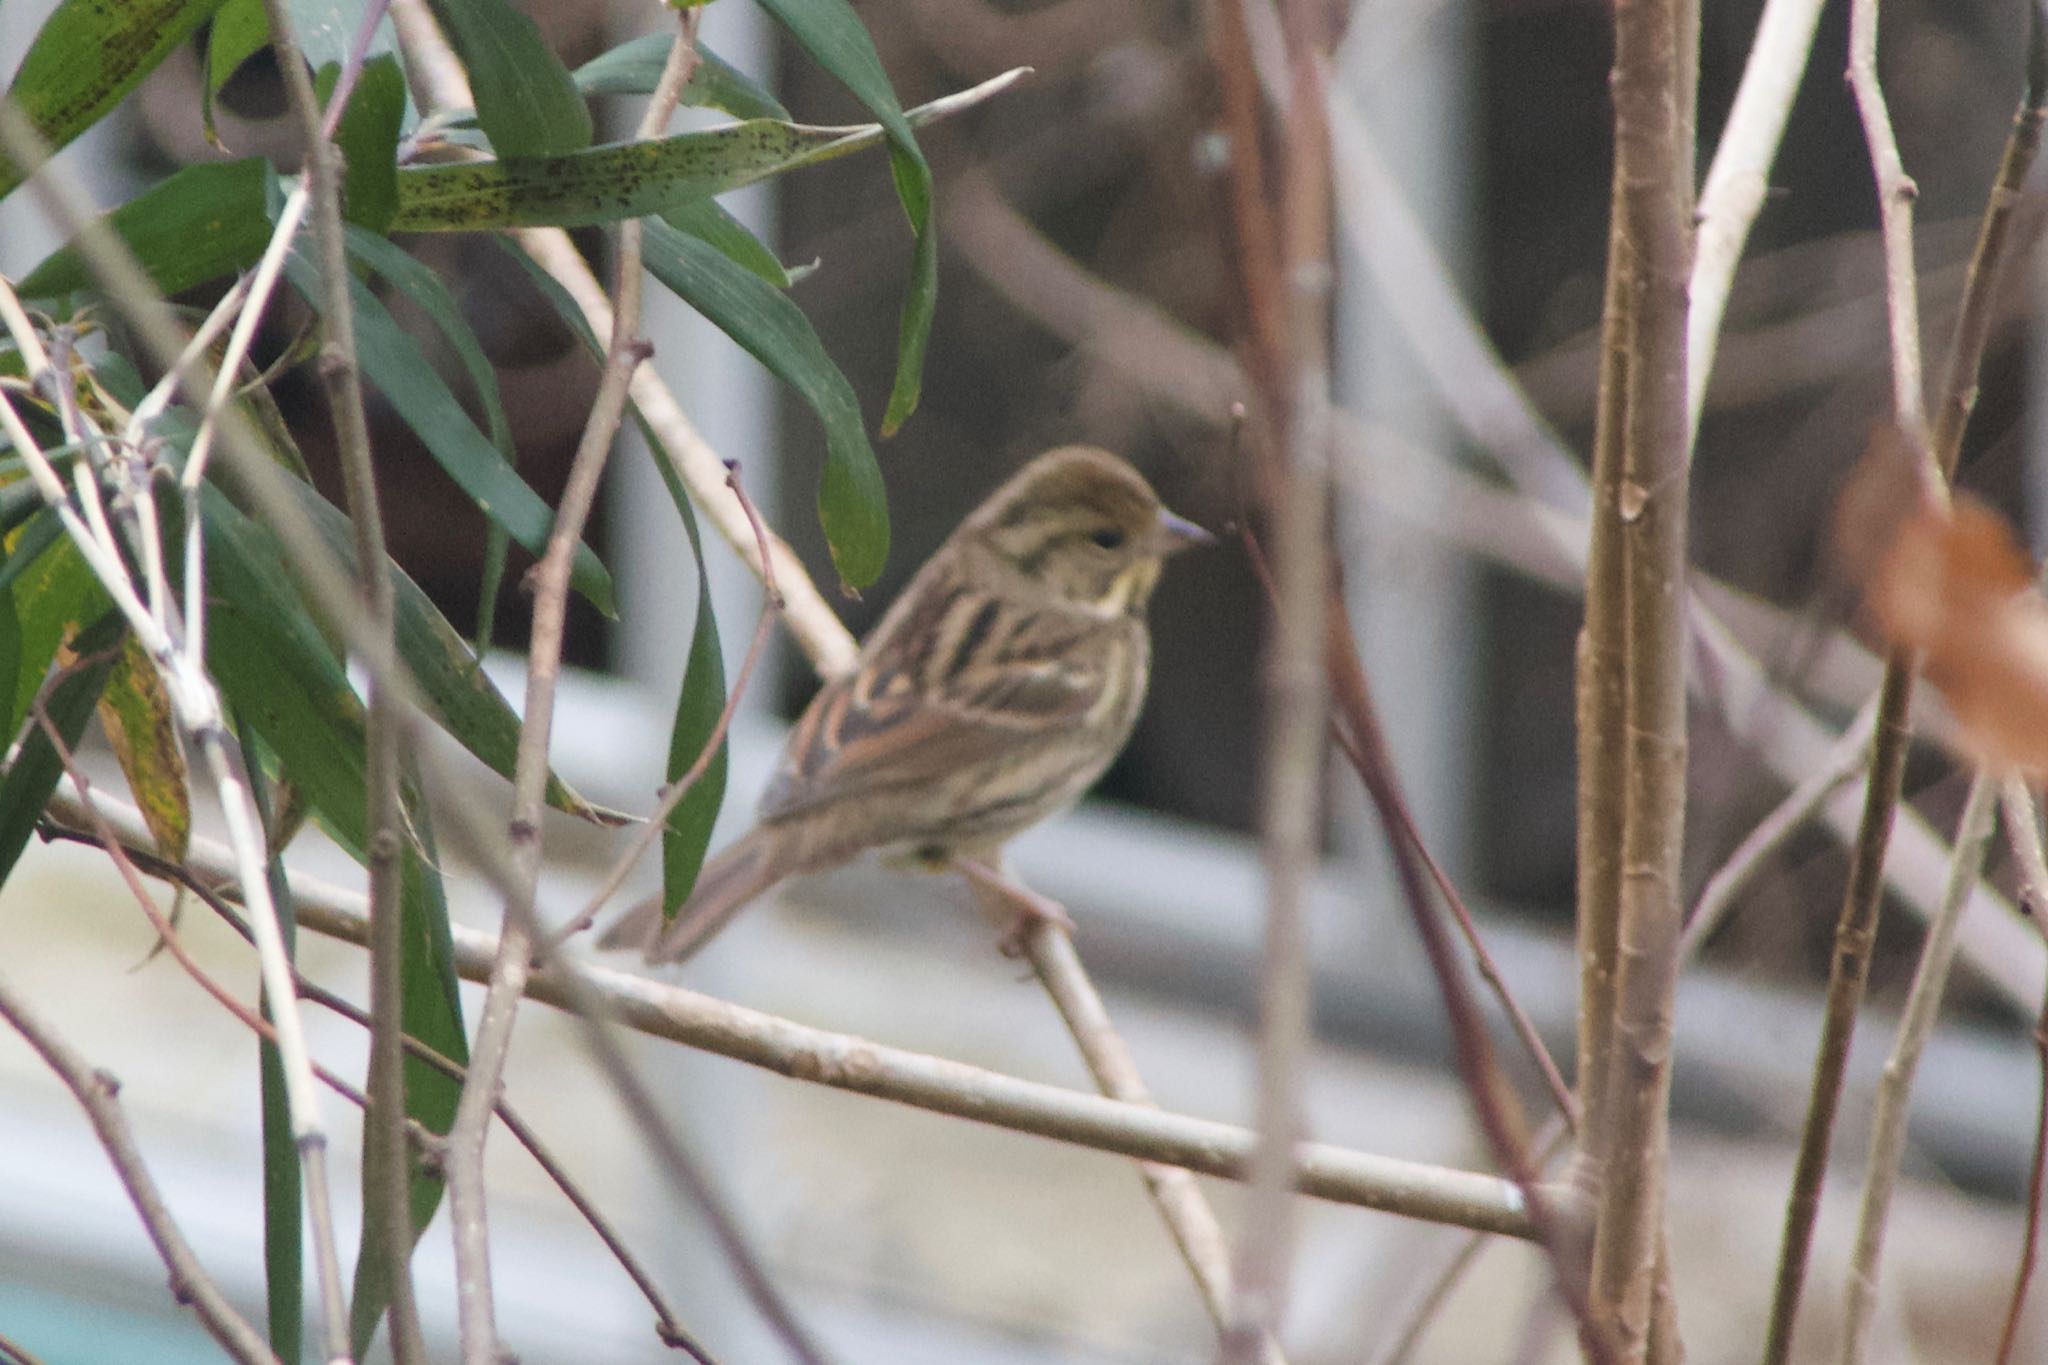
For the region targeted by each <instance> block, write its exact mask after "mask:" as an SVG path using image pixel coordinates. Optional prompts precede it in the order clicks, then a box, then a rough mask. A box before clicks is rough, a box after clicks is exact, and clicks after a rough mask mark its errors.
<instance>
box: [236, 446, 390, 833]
mask: <svg viewBox="0 0 2048 1365" xmlns="http://www.w3.org/2000/svg"><path fill="white" fill-rule="evenodd" d="M201 515H202V516H203V517H204V518H205V525H206V530H205V534H206V597H207V612H208V619H207V630H206V666H207V671H208V672H210V673H211V674H212V675H213V678H214V681H215V682H216V683H217V684H218V685H219V687H220V690H221V695H222V697H223V698H224V699H225V700H226V701H227V702H228V703H229V704H230V705H231V706H233V707H234V709H235V711H236V712H237V713H238V714H240V715H241V717H242V718H243V719H244V720H245V721H247V722H248V724H249V725H250V726H251V727H252V728H253V729H254V730H255V732H256V733H257V734H258V735H260V736H261V737H262V739H263V743H264V745H265V746H266V747H267V748H268V749H269V750H270V751H271V752H272V753H274V754H276V755H277V759H278V763H279V765H280V766H281V767H282V769H283V771H284V772H285V773H286V774H288V775H289V776H290V778H291V780H292V781H293V782H295V783H296V784H298V786H300V787H301V788H303V789H304V791H305V792H306V795H307V797H308V799H309V800H310V801H311V802H312V804H313V806H314V809H315V810H317V811H318V812H319V814H320V817H321V820H322V822H323V823H324V824H325V825H326V827H327V829H328V830H329V832H330V833H332V834H333V835H334V837H335V840H336V841H337V842H338V843H340V844H341V845H342V847H344V848H346V849H347V850H348V851H349V854H350V856H352V857H354V858H355V859H357V861H361V860H362V858H363V853H364V847H365V844H366V841H367V839H368V831H367V828H366V825H367V815H366V813H365V806H364V786H363V784H364V770H363V725H364V717H363V704H362V700H361V699H360V698H359V697H357V696H356V693H355V689H354V688H353V687H351V686H350V685H349V681H348V675H347V673H345V672H344V671H343V669H342V665H341V660H340V659H339V658H337V657H336V656H335V653H334V651H333V650H332V649H330V648H329V647H328V644H327V641H326V640H325V639H324V638H322V636H321V634H320V631H319V630H318V628H316V627H315V626H314V624H313V622H312V620H311V619H310V618H309V617H308V616H307V615H306V612H305V609H304V607H303V606H302V605H301V604H300V601H299V597H298V593H297V591H296V589H295V588H294V586H293V583H292V577H291V573H290V570H289V568H288V566H287V561H286V559H285V555H284V550H283V547H282V546H280V545H279V544H278V543H277V538H276V537H275V536H274V535H272V534H271V532H270V530H269V529H268V528H267V527H264V526H262V525H261V524H259V523H257V522H255V521H252V520H250V519H249V518H247V517H245V516H243V515H242V513H241V512H240V511H238V510H237V509H236V508H235V507H234V505H233V504H232V503H230V502H229V501H228V500H227V498H226V497H225V496H223V495H222V494H221V493H220V491H219V490H218V489H216V488H214V487H212V486H211V485H208V486H207V487H206V488H205V489H204V490H203V491H202V494H201Z"/></svg>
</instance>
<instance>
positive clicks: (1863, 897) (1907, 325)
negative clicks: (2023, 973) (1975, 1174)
mask: <svg viewBox="0 0 2048 1365" xmlns="http://www.w3.org/2000/svg"><path fill="white" fill-rule="evenodd" d="M2031 8H2032V7H2030V9H2031ZM2044 43H2048V34H2044V31H2043V29H2042V27H2041V24H2040V22H2039V16H2038V13H2036V14H2034V16H2033V17H2032V18H2031V19H2030V28H2029V58H2028V67H2027V88H2026V91H2025V93H2024V96H2023V98H2022V99H2021V101H2020V109H2019V113H2018V114H2017V115H2016V116H2015V118H2014V122H2013V128H2012V131H2011V133H2010V134H2009V135H2008V137H2007V140H2006V149H2005V154H2004V156H2003V157H2002V159H2001V160H2000V163H1999V169H1998V173H1997V176H1996V179H1995V180H1994V183H1993V185H1992V189H1991V194H1990V198H1989V202H1988V203H1987V204H1986V206H1985V211H1984V220H1983V223H1982V225H1981V227H1980V228H1979V231H1978V236H1977V245H1976V249H1975V250H1974V252H1973V253H1972V255H1971V259H1970V265H1969V270H1968V273H1967V275H1966V279H1965V285H1964V295H1963V304H1962V308H1961V309H1960V311H1959V313H1958V317H1957V322H1956V331H1955V335H1954V337H1953V338H1952V340H1951V342H1950V345H1949V356H1948V365H1947V371H1946V374H1945V375H1944V377H1943V383H1942V394H1941V397H1940V401H1939V405H1938V408H1937V412H1938V414H1939V417H1938V420H1937V422H1936V425H1935V429H1934V431H1933V433H1932V435H1931V438H1930V434H1929V432H1928V428H1927V419H1926V409H1925V406H1924V404H1925V395H1924V393H1923V391H1922V384H1923V381H1922V378H1921V363H1920V325H1919V305H1918V302H1917V289H1916V287H1915V276H1914V273H1913V242H1912V200H1913V193H1914V191H1913V184H1912V181H1911V180H1909V179H1908V178H1907V177H1906V175H1905V170H1904V167H1903V166H1902V165H1901V164H1900V162H1899V155H1898V147H1897V144H1896V142H1895V141H1894V139H1893V137H1892V132H1891V125H1890V120H1889V116H1888V115H1887V113H1886V110H1885V105H1884V96H1883V92H1882V90H1881V89H1880V88H1879V85H1878V79H1877V4H1876V0H1854V3H1853V4H1852V6H1851V8H1850V12H1849V83H1850V86H1851V89H1852V90H1853V92H1854V93H1855V96H1856V107H1857V111H1858V113H1859V114H1860V115H1861V117H1862V119H1863V125H1864V136H1865V140H1866V141H1867V142H1868V143H1869V144H1870V155H1871V163H1872V166H1873V168H1874V174H1875V177H1876V181H1877V191H1878V214H1879V218H1880V222H1881V224H1882V227H1883V232H1884V247H1885V295H1886V303H1887V313H1888V317H1889V322H1890V337H1891V348H1892V389H1893V406H1894V411H1893V421H1894V423H1895V425H1896V426H1897V428H1898V430H1899V431H1900V432H1901V433H1902V434H1903V435H1904V436H1905V438H1906V440H1907V441H1908V443H1909V445H1910V446H1911V447H1912V448H1913V449H1914V450H1915V451H1916V452H1924V455H1923V470H1924V482H1925V484H1926V486H1927V488H1928V491H1930V492H1932V493H1933V494H1935V495H1937V496H1941V497H1946V496H1947V488H1948V480H1949V479H1950V478H1951V477H1953V475H1954V473H1955V468H1956V462H1957V460H1958V459H1959V457H1960V456H1961V453H1962V442H1963V435H1964V431H1965V429H1966V427H1967V425H1968V419H1969V415H1970V412H1971V409H1972V408H1973V407H1974V405H1975V401H1976V397H1975V395H1976V387H1977V375H1978V371H1979V369H1980V367H1981V366H1982V364H1983V352H1984V346H1985V342H1986V339H1987V338H1988V336H1989V331H1990V329H1989V321H1988V316H1989V312H1988V310H1989V307H1990V300H1991V298H1992V297H1993V296H1994V295H1995V293H1996V287H1997V280H1998V276H1999V273H2000V268H2001V266H2002V264H2003V261H2004V256H2005V248H2006V245H2007V238H2008V236H2009V232H2008V229H2009V227H2010V212H2011V200H2012V196H2013V195H2014V194H2015V193H2017V190H2018V186H2019V184H2020V183H2021V181H2022V180H2023V179H2024V178H2025V175H2026V171H2027V168H2028V167H2029V166H2030V165H2031V164H2032V162H2033V159H2034V155H2035V152H2036V150H2037V148H2038V147H2039V141H2040V133H2041V122H2042V100H2043V99H2044V98H2048V82H2044V80H2043V70H2044V65H2048V52H2044ZM1916 667H1917V665H1916V662H1915V661H1914V660H1913V659H1912V658H1911V657H1909V656H1906V655H1902V654H1899V653H1897V652H1894V654H1893V655H1892V656H1891V657H1890V659H1889V660H1888V661H1887V663H1886V666H1885V678H1884V683H1883V685H1882V687H1881V688H1880V691H1879V703H1878V719H1877V731H1876V738H1875V741H1874V746H1873V749H1872V754H1871V771H1870V785H1869V788H1868V790H1867V793H1866V797H1865V803H1864V815H1863V821H1862V824H1861V826H1860V828H1859V830H1858V833H1857V840H1856V844H1855V845H1854V848H1853V849H1852V852H1851V859H1850V877H1849V886H1848V889H1847V891H1846V893H1845V895H1844V897H1843V903H1842V915H1841V919H1840V922H1839V923H1838V925H1837V928H1836V934H1835V953H1834V958H1833V960H1832V962H1831V963H1830V967H1829V975H1828V993H1827V1006H1826V1013H1825V1015H1824V1017H1823V1022H1822V1026H1821V1042H1820V1049H1819V1055H1818V1056H1817V1058H1816V1059H1815V1063H1814V1077H1813V1093H1812V1097H1811V1099H1810V1101H1809V1104H1808V1109H1807V1118H1806V1124H1805V1126H1804V1128H1803V1130H1802V1132H1801V1134H1800V1145H1799V1155H1798V1158H1797V1161H1796V1164H1795V1166H1794V1169H1793V1177H1792V1192H1791V1195H1790V1196H1789V1198H1788V1199H1787V1201H1786V1207H1785V1231H1784V1238H1783V1245H1782V1247H1781V1249H1780V1252H1779V1259H1778V1272H1777V1279H1776V1287H1775V1289H1774V1291H1773V1295H1772V1301H1771V1315H1770V1325H1769V1329H1768V1337H1767V1339H1766V1343H1765V1348H1764V1365H1784V1361H1785V1360H1786V1359H1787V1358H1788V1357H1789V1355H1790V1353H1791V1349H1792V1334H1793V1330H1794V1328H1795V1326H1796V1324H1797V1321H1798V1316H1799V1299H1800V1294H1801V1290H1802V1288H1803V1286H1804V1283H1805V1278H1806V1262H1807V1257H1808V1254H1809V1252H1810V1250H1811V1248H1812V1241H1813V1222H1814V1219H1815V1217H1816V1216H1817V1214H1818V1212H1819V1207H1820V1190H1821V1182H1822V1179H1823V1177H1824V1176H1825V1175H1826V1173H1827V1162H1828V1151H1829V1147H1830V1144H1831V1141H1832V1138H1833V1133H1834V1120H1835V1113H1836V1109H1837V1107H1838V1105H1839V1102H1840V1098H1841V1086H1842V1076H1843V1073H1844V1071H1845V1070H1846V1068H1847V1065H1848V1056H1849V1044H1850V1040H1851V1038H1852V1037H1853V1035H1854V1032H1855V1025H1856V1010H1857V1006H1858V1005H1859V1004H1860V1003H1861V1001H1862V997H1863V990H1864V985H1865V982H1866V981H1867V979H1868V977H1869V972H1870V950H1871V944H1872V941H1873V939H1874V936H1875V933H1876V925H1877V913H1878V907H1879V903H1880V900H1881V898H1882V892H1883V879H1882V871H1883V865H1884V857H1885V848H1886V844H1887V842H1888V840H1889V838H1890V834H1891V825H1892V817H1893V812H1894V810H1895V809H1896V807H1897V805H1898V796H1899V783H1900V779H1901V776H1902V775H1903V772H1904V768H1905V756H1906V749H1907V747H1908V745H1909V743H1910V741H1911V729H1910V720H1909V711H1910V707H1911V703H1912V696H1913V678H1914V672H1915V669H1916Z"/></svg>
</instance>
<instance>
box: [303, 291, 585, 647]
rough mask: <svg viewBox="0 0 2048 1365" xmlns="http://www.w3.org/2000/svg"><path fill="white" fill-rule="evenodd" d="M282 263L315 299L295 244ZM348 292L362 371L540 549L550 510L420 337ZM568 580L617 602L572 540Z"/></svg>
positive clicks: (366, 298)
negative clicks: (475, 418)
mask: <svg viewBox="0 0 2048 1365" xmlns="http://www.w3.org/2000/svg"><path fill="white" fill-rule="evenodd" d="M285 270H286V273H287V275H288V276H289V277H290V279H291V281H292V285H293V287H294V288H296V289H298V291H299V292H300V293H301V294H303V295H304V296H305V297H306V298H307V299H308V300H309V301H312V302H315V303H316V304H317V301H318V299H319V281H318V276H317V274H316V272H315V269H314V267H313V264H312V263H311V262H310V261H308V260H306V259H305V258H304V257H303V256H300V255H298V254H297V253H296V252H294V253H293V254H292V256H291V257H290V258H289V259H288V260H287V262H286V265H285ZM349 299H350V302H351V304H352V306H353V307H354V309H355V321H356V340H357V347H356V350H357V356H358V359H359V360H360V361H361V363H362V367H363V374H364V375H365V377H367V378H368V379H369V381H370V382H371V383H372V384H374V385H375V386H376V387H377V390H378V391H379V392H380V393H382V394H383V395H384V397H385V398H386V399H387V400H389V401H390V403H391V406H392V407H393V408H395V409H397V411H398V415H399V416H400V417H402V418H403V419H404V420H405V422H406V425H408V426H410V427H411V428H412V429H413V430H414V431H415V432H417V433H418V435H419V437H420V440H421V441H423V442H425V444H426V447H427V450H428V452H429V453H430V454H432V455H433V457H434V460H435V462H436V463H437V464H439V465H440V466H441V468H442V469H444V470H446V471H447V472H448V476H449V477H450V478H452V479H454V480H455V482H456V483H457V484H458V485H460V486H461V488H462V491H463V492H465V493H467V494H469V496H470V498H471V499H472V500H474V501H475V503H476V505H477V508H478V510H480V511H481V512H483V514H484V515H485V516H486V517H488V518H490V519H491V520H492V521H493V522H495V523H496V524H497V525H499V526H501V527H503V528H504V529H505V532H506V533H507V534H508V535H510V536H511V537H512V539H514V540H516V541H518V542H519V543H520V544H521V545H524V546H525V547H526V548H527V549H528V550H530V551H532V552H533V553H534V554H536V555H538V554H541V553H543V552H544V551H545V550H546V549H547V541H548V534H549V532H550V531H551V530H552V529H553V526H554V512H553V510H552V509H551V508H549V506H548V505H547V504H546V503H545V502H543V501H541V497H540V495H539V494H538V493H536V492H534V491H533V490H532V489H531V488H529V487H527V485H526V483H525V481H524V480H522V479H521V478H520V477H519V476H518V475H517V474H516V473H514V472H513V471H512V470H511V469H510V468H509V467H507V465H506V464H505V460H504V457H503V456H502V455H501V454H500V453H499V452H498V451H497V449H496V448H494V447H493V446H492V445H491V443H490V441H489V440H487V439H486V438H485V436H484V434H483V433H482V432H481V431H479V430H477V426H476V423H475V422H472V421H471V420H470V419H469V416H468V414H466V413H464V412H463V411H462V408H461V406H460V405H459V404H458V403H456V401H455V396H454V395H453V394H451V393H450V392H449V391H448V386H447V385H446V384H444V383H443V382H442V381H441V377H440V376H439V375H437V374H435V373H434V368H433V366H432V365H430V364H428V363H427V358H426V357H425V356H424V355H422V354H420V348H419V345H418V344H417V343H416V342H414V341H413V339H412V338H411V337H410V336H408V335H406V333H405V330H404V329H403V328H402V327H400V326H399V325H398V323H397V322H396V321H394V320H393V319H392V317H391V314H390V313H388V312H386V311H385V309H384V305H383V304H381V303H379V302H378V301H377V296H376V295H375V294H373V293H371V292H370V290H369V288H368V287H367V286H366V285H364V284H363V282H362V281H361V280H357V279H351V280H350V281H349ZM569 581H570V583H571V584H572V585H573V586H574V587H575V588H576V590H577V591H578V592H580V593H582V594H583V596H584V597H586V598H588V599H589V601H590V603H591V604H592V605H593V606H595V607H596V608H597V609H598V610H599V611H601V612H603V613H604V614H605V615H607V616H610V615H612V614H613V613H614V611H615V610H616V607H615V605H614V597H613V594H612V580H611V575H610V574H609V573H607V572H606V571H605V567H604V565H603V564H601V563H599V562H598V559H597V556H596V555H595V554H594V553H592V552H591V550H590V547H589V546H587V545H579V546H577V547H576V554H575V558H574V559H573V560H572V561H571V568H570V573H569Z"/></svg>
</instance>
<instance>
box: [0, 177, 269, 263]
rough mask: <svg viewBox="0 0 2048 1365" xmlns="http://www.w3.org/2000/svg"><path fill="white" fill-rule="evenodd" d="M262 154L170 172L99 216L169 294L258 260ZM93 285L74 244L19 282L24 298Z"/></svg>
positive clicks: (263, 227)
mask: <svg viewBox="0 0 2048 1365" xmlns="http://www.w3.org/2000/svg"><path fill="white" fill-rule="evenodd" d="M267 170H268V167H267V166H266V165H265V163H264V161H263V158H261V157H254V156H252V157H245V158H244V159H242V160H240V161H221V162H202V163H200V164H199V165H196V166H187V167H185V168H184V169H182V170H179V171H175V172H173V173H172V174H171V175H170V176H168V177H166V178H165V179H164V180H163V181H162V182H160V183H159V184H156V185H154V186H152V187H150V188H149V189H147V190H144V191H143V192H142V193H141V194H138V195H136V196H135V197H134V198H133V199H130V200H129V201H128V202H127V203H125V204H123V205H121V207H119V208H117V209H115V210H114V211H113V212H111V213H108V214H106V215H104V216H103V217H102V218H101V221H102V222H103V223H105V224H107V225H108V226H109V227H111V228H113V230H114V232H115V233H116V234H117V235H118V236H119V237H120V238H121V239H122V240H123V241H125V242H126V243H128V246H129V249H130V250H132V251H134V253H135V256H136V259H137V260H139V261H141V262H142V268H143V269H144V270H146V271H148V272H149V278H150V279H151V281H153V282H154V283H155V285H156V287H157V288H158V289H160V290H162V291H163V292H164V293H166V294H179V293H183V292H184V291H185V290H187V289H190V288H192V287H193V286H194V285H200V284H205V283H206V282H207V281H208V280H215V279H219V278H220V277H221V276H223V275H232V274H233V273H234V272H236V271H237V270H244V269H247V268H248V267H250V266H252V265H254V264H256V261H257V259H258V258H259V257H261V256H262V255H263V248H264V245H265V244H266V243H267V242H269V240H270V220H269V217H268V216H267V215H266V213H265V211H264V207H265V206H264V194H263V186H264V179H265V174H266V172H267ZM92 283H93V275H92V272H91V270H89V269H87V267H86V264H85V258H84V257H83V256H81V255H80V254H79V252H78V250H77V249H76V248H75V247H71V246H66V247H64V248H62V249H61V250H58V251H56V252H53V253H52V254H51V255H49V256H48V257H46V258H45V259H44V260H43V262H42V263H41V264H40V265H38V266H37V267H36V268H35V269H34V270H32V271H30V272H29V274H28V277H27V278H26V279H24V280H22V282H21V285H20V291H21V293H22V295H23V296H24V297H26V298H55V297H56V296H58V295H60V294H68V293H71V292H72V291H74V290H78V289H85V288H89V287H90V286H91V285H92Z"/></svg>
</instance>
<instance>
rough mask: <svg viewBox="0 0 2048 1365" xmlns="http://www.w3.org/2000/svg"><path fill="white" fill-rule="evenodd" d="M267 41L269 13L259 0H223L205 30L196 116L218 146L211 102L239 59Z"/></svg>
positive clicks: (267, 44) (240, 62)
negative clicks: (202, 77)
mask: <svg viewBox="0 0 2048 1365" xmlns="http://www.w3.org/2000/svg"><path fill="white" fill-rule="evenodd" d="M269 45H270V16H269V14H268V13H267V12H266V11H265V10H264V8H263V0H226V3H224V4H223V5H222V6H221V7H220V8H219V9H218V10H216V11H215V12H214V16H213V23H212V24H211V25H210V26H208V28H207V30H206V83H205V85H204V86H203V87H202V88H201V92H200V106H199V107H200V119H201V121H202V123H204V125H205V129H206V140H207V141H208V142H210V143H212V144H213V145H214V146H216V147H218V146H220V145H221V143H220V137H219V134H218V133H217V132H216V131H215V129H214V121H213V103H214V101H215V100H216V99H217V98H219V96H220V90H221V87H222V86H224V85H226V84H227V83H228V80H229V78H230V77H232V76H233V75H234V74H235V73H236V72H237V71H239V70H241V69H242V63H244V62H246V61H248V60H249V59H250V58H251V57H253V56H255V55H256V54H257V53H258V52H261V51H262V50H263V49H264V48H266V47H268V46H269Z"/></svg>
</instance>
